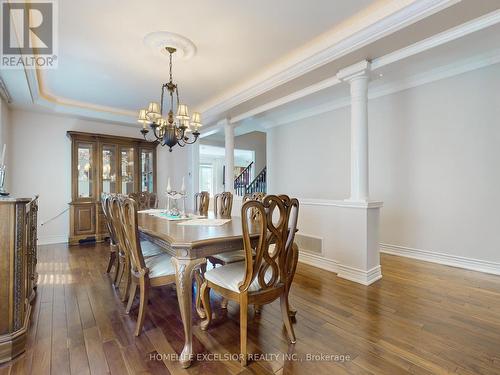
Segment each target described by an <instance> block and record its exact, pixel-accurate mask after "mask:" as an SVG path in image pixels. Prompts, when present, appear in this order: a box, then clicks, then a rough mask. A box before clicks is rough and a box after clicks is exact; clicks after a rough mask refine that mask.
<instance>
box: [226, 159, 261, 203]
mask: <svg viewBox="0 0 500 375" xmlns="http://www.w3.org/2000/svg"><path fill="white" fill-rule="evenodd" d="M252 166H253V162H251V163H250V164H249V165H248V166H247V167H246V168H245V169H243V171H241V173H240V174H239V176H238V177H236V178H235V180H234V193H235V194H236V195H239V196H240V197H242V196H244V195H246V194H252V193H256V192H261V193H265V192H266V167H264V169H262V171H260V173H259V174H258V175H257V176H256V177H255V178H254V179H253V181H250V177H251V172H252Z"/></svg>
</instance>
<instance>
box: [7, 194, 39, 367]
mask: <svg viewBox="0 0 500 375" xmlns="http://www.w3.org/2000/svg"><path fill="white" fill-rule="evenodd" d="M37 213H38V198H35V199H27V198H0V277H1V280H0V363H3V362H6V361H9V360H11V359H12V358H14V357H16V356H18V355H19V354H21V353H23V352H24V350H25V345H26V338H27V332H28V326H29V320H30V315H31V302H32V301H33V299H34V298H35V290H36V281H37V278H38V276H37V274H36V268H35V267H36V257H37V255H36V254H37V247H36V246H37Z"/></svg>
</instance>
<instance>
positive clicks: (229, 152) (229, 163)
mask: <svg viewBox="0 0 500 375" xmlns="http://www.w3.org/2000/svg"><path fill="white" fill-rule="evenodd" d="M222 122H223V125H224V138H225V143H224V144H225V159H226V160H225V161H226V174H225V176H224V180H225V182H226V185H225V190H226V191H229V192H231V193H233V194H234V127H233V125H232V124H231V123H230V122H229V120H228V119H224V120H222Z"/></svg>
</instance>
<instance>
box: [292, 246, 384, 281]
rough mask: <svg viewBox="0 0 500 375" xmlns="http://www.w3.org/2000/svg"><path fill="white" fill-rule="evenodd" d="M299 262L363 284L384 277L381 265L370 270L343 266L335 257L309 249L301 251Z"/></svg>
mask: <svg viewBox="0 0 500 375" xmlns="http://www.w3.org/2000/svg"><path fill="white" fill-rule="evenodd" d="M299 262H301V263H304V264H308V265H310V266H313V267H318V268H321V269H323V270H326V271H330V272H334V273H336V274H337V276H338V277H341V278H343V279H347V280H350V281H354V282H356V283H360V284H363V285H370V284H373V283H374V282H375V281H377V280H379V279H381V278H382V270H381V268H380V266H377V267H374V268H372V269H371V270H369V271H363V270H360V269H357V268H353V267H349V266H343V265H341V264H339V263H338V262H337V261H335V260H333V259H328V258H325V257H322V256H321V255H317V254H313V253H309V252H307V251H299Z"/></svg>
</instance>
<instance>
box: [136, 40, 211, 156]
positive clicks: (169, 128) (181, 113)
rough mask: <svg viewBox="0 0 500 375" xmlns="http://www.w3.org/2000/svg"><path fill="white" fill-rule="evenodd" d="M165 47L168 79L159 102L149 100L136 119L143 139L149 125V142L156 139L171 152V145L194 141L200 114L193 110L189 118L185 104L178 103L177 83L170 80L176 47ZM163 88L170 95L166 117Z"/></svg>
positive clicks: (199, 123) (197, 131) (196, 137)
mask: <svg viewBox="0 0 500 375" xmlns="http://www.w3.org/2000/svg"><path fill="white" fill-rule="evenodd" d="M165 49H166V50H167V52H168V53H169V58H170V80H169V81H168V82H167V83H164V84H163V85H162V86H161V98H160V103H159V104H158V103H157V102H151V103H149V105H148V108H147V109H141V110H140V111H139V118H138V120H137V121H138V122H139V123H141V124H142V129H141V133H142V135H143V136H144V139H146V140H147V138H146V136H147V134H148V133H149V130H148V125H149V127H150V128H151V130H152V132H153V135H154V137H155V139H154V140H152V141H151V142H157V141H158V142H160V144H161V145H162V146H168V148H169V151H170V152H172V147H174V146H175V145H179V146H180V147H184V146H185V145H187V144H193V143H195V142H196V140H197V139H198V137H199V136H200V132H199V129H200V127H201V115H200V113H198V112H193V115H192V117H191V118H190V117H189V110H188V107H187V105H185V104H180V102H179V90H178V88H177V84H175V83H174V82H173V81H172V55H173V54H174V53H175V51H176V49H175V48H173V47H166V48H165ZM165 89H167V91H168V94H169V95H170V109H169V111H168V113H167V114H166V117H164V116H163V104H164V103H163V102H164V96H165ZM174 94H175V99H176V102H177V114H176V116H175V119H174ZM190 133H191V134H190Z"/></svg>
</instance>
